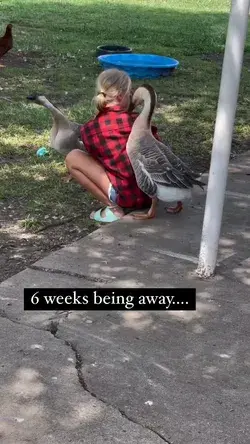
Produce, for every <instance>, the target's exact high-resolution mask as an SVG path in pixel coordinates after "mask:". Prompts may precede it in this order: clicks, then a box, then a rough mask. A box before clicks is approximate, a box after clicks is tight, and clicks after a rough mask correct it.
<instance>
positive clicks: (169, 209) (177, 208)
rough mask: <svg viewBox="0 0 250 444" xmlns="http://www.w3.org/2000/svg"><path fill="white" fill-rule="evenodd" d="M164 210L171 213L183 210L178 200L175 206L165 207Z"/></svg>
mask: <svg viewBox="0 0 250 444" xmlns="http://www.w3.org/2000/svg"><path fill="white" fill-rule="evenodd" d="M165 210H166V212H167V213H171V214H177V213H180V212H181V211H182V210H183V205H182V202H181V201H179V202H177V205H176V207H167V208H165Z"/></svg>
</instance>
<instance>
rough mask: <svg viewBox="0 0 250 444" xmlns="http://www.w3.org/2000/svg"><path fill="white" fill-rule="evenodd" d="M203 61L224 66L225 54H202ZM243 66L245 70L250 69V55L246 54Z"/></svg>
mask: <svg viewBox="0 0 250 444" xmlns="http://www.w3.org/2000/svg"><path fill="white" fill-rule="evenodd" d="M201 58H202V60H206V61H208V62H216V63H218V65H220V66H222V63H223V59H224V54H223V53H222V54H221V53H211V54H202V55H201ZM243 66H244V67H245V68H249V69H250V54H249V53H246V54H244V59H243Z"/></svg>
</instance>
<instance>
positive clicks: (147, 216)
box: [133, 199, 158, 220]
mask: <svg viewBox="0 0 250 444" xmlns="http://www.w3.org/2000/svg"><path fill="white" fill-rule="evenodd" d="M157 202H158V199H152V204H151V207H150V208H149V210H148V212H147V213H141V214H140V213H138V214H133V219H137V220H147V219H154V218H155V216H156V206H157Z"/></svg>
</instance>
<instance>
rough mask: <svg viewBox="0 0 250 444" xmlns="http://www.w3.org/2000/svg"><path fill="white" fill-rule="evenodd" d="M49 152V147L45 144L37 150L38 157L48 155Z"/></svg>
mask: <svg viewBox="0 0 250 444" xmlns="http://www.w3.org/2000/svg"><path fill="white" fill-rule="evenodd" d="M47 154H49V152H48V150H47V148H45V147H44V146H42V147H41V148H39V149H38V150H37V152H36V155H37V156H38V157H44V156H46V155H47Z"/></svg>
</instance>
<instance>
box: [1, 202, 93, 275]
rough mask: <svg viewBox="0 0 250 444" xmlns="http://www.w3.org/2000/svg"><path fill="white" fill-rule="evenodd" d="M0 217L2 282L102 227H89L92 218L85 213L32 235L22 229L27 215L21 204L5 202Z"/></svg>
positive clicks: (54, 221)
mask: <svg viewBox="0 0 250 444" xmlns="http://www.w3.org/2000/svg"><path fill="white" fill-rule="evenodd" d="M93 208H95V206H94V205H93ZM0 215H1V216H0V282H2V281H4V280H5V279H8V278H9V277H11V276H13V275H14V274H16V273H19V272H20V271H22V270H24V269H25V268H26V267H28V266H29V265H31V264H33V263H34V262H35V261H37V260H39V259H41V258H43V257H44V256H46V255H48V254H49V253H50V252H52V251H55V250H58V249H60V248H62V247H63V246H64V245H67V244H69V243H71V242H73V241H76V240H78V239H80V238H82V237H84V236H86V235H87V234H88V233H91V232H92V231H94V230H95V229H97V228H98V227H99V226H100V224H95V223H93V224H91V223H90V224H88V226H87V227H86V218H87V217H88V215H87V214H84V212H82V214H81V213H80V214H76V215H75V217H74V215H72V218H70V220H65V221H62V220H61V221H60V220H59V221H58V220H53V221H49V222H48V224H47V225H48V227H47V228H46V226H45V227H43V230H42V231H39V229H37V230H36V229H34V231H33V232H32V231H30V230H29V229H25V228H24V227H22V225H21V223H20V221H21V220H23V219H24V218H25V214H24V211H23V210H22V204H21V202H20V201H15V200H12V201H8V202H5V203H3V202H1V205H0ZM36 231H37V232H36Z"/></svg>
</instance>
